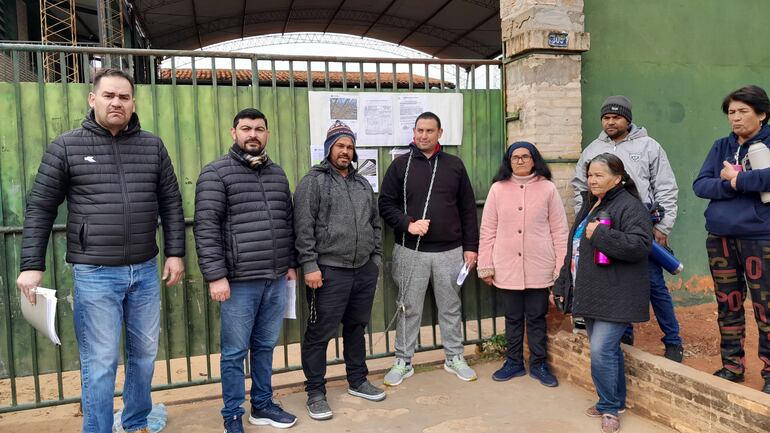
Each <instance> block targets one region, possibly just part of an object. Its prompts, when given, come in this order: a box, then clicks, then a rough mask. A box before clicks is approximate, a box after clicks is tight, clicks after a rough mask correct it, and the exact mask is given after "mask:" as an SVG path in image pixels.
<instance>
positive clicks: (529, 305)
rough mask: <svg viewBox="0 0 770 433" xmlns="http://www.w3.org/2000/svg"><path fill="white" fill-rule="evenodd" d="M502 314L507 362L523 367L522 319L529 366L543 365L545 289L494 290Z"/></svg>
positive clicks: (544, 353) (544, 347)
mask: <svg viewBox="0 0 770 433" xmlns="http://www.w3.org/2000/svg"><path fill="white" fill-rule="evenodd" d="M497 294H498V296H500V298H501V300H502V304H503V308H504V311H505V339H506V340H507V342H508V353H507V355H508V359H510V360H511V362H513V363H515V364H518V365H524V355H523V353H524V323H525V320H524V319H525V318H526V325H527V343H528V346H529V366H530V368H532V366H534V365H537V364H540V363H543V362H546V358H547V356H548V352H547V349H546V345H547V341H548V336H547V331H548V329H547V325H546V321H545V315H546V314H547V313H548V289H525V290H507V289H498V290H497Z"/></svg>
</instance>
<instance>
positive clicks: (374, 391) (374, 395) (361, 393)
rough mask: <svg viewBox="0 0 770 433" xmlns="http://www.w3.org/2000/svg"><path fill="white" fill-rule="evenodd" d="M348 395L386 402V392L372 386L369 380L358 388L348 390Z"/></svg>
mask: <svg viewBox="0 0 770 433" xmlns="http://www.w3.org/2000/svg"><path fill="white" fill-rule="evenodd" d="M348 394H350V395H354V396H356V397H361V398H364V399H366V400H369V401H382V400H385V391H384V390H382V389H380V388H377V387H376V386H374V385H372V383H371V382H369V381H368V380H365V381H364V383H362V384H361V385H358V387H356V388H348Z"/></svg>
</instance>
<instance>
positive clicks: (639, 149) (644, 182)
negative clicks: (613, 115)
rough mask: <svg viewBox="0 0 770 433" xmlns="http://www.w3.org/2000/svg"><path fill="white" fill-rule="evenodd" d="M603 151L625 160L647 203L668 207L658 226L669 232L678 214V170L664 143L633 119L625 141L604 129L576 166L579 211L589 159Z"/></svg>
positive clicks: (666, 233) (666, 232)
mask: <svg viewBox="0 0 770 433" xmlns="http://www.w3.org/2000/svg"><path fill="white" fill-rule="evenodd" d="M602 153H611V154H613V155H616V156H617V157H618V158H620V159H621V160H622V161H623V165H624V166H625V168H626V172H628V174H629V175H630V176H631V179H633V181H634V183H636V187H637V188H638V189H639V196H640V197H641V198H642V202H644V203H645V204H651V203H653V202H657V203H659V204H660V205H661V206H663V208H664V209H665V210H666V211H665V215H664V217H663V220H662V221H661V222H660V223H658V224H656V225H655V228H656V229H658V230H660V231H661V232H662V233H663V234H665V235H669V234H670V233H671V229H672V228H673V227H674V222H675V221H676V214H677V195H678V194H679V187H678V186H677V185H676V178H675V177H674V171H673V170H672V169H671V164H669V162H668V156H666V151H665V150H663V147H662V146H661V145H660V143H658V142H657V141H655V140H654V139H653V138H652V137H650V136H649V135H647V130H646V129H644V128H640V127H638V126H636V125H634V124H633V123H632V124H631V131H630V132H629V133H628V135H627V136H626V138H624V139H623V140H622V141H621V142H619V143H615V142H614V141H613V140H612V139H611V138H610V137H609V136H608V135H607V134H606V133H605V132H604V131H602V132H601V133H600V134H599V137H598V138H597V139H596V140H594V141H593V142H591V144H589V145H588V147H586V148H585V149H584V150H583V153H582V154H581V155H580V160H579V161H578V163H577V166H576V167H575V177H574V178H572V183H571V184H572V188H573V189H574V193H575V213H576V214H577V212H578V210H580V206H581V205H582V202H583V200H582V197H581V196H580V193H581V192H582V191H586V190H587V189H588V187H587V186H586V163H588V162H589V161H591V159H593V158H594V157H595V156H597V155H600V154H602Z"/></svg>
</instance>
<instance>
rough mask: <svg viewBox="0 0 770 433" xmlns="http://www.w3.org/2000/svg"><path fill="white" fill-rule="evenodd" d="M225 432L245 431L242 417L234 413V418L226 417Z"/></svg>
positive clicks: (238, 432) (236, 432)
mask: <svg viewBox="0 0 770 433" xmlns="http://www.w3.org/2000/svg"><path fill="white" fill-rule="evenodd" d="M225 433H243V422H242V421H241V417H239V416H238V415H233V416H232V418H225Z"/></svg>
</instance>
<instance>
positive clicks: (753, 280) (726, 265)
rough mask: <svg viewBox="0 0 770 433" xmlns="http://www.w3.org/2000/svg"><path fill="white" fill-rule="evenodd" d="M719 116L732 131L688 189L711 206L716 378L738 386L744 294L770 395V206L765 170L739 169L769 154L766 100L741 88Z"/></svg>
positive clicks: (753, 89)
mask: <svg viewBox="0 0 770 433" xmlns="http://www.w3.org/2000/svg"><path fill="white" fill-rule="evenodd" d="M722 111H723V112H724V113H725V114H726V115H727V119H728V120H729V122H730V126H731V127H732V132H731V133H730V135H728V136H727V137H724V138H720V139H719V140H717V141H715V142H714V145H713V146H712V147H711V151H710V152H709V154H708V156H706V160H705V161H704V162H703V167H701V169H700V173H698V177H697V178H695V181H694V182H693V190H694V191H695V195H697V196H698V197H700V198H705V199H709V200H710V201H709V204H708V207H707V208H706V212H705V216H706V231H708V237H707V238H706V251H707V252H708V257H709V265H710V267H711V275H712V276H713V278H714V290H715V292H716V298H717V306H718V310H719V316H718V319H717V322H718V324H719V333H720V335H721V337H722V338H721V344H720V347H721V352H722V365H723V368H721V369H719V370H718V371H716V372H715V373H714V375H715V376H718V377H721V378H723V379H727V380H729V381H732V382H743V380H744V370H745V353H744V350H743V340H744V338H745V337H746V314H745V311H744V309H743V304H744V303H745V301H746V291H747V287H748V291H749V292H751V301H752V304H753V307H754V319H755V320H756V321H757V328H759V358H760V359H761V360H762V362H763V363H764V367H763V368H762V377H763V378H764V381H765V384H764V386H763V387H762V392H765V393H767V394H770V256H769V255H768V252H770V203H763V202H762V200H761V196H760V193H761V192H764V191H770V168H762V169H760V168H756V167H755V168H753V169H747V170H744V167H746V168H750V161H749V164H746V162H747V159H749V158H747V154H748V152H749V147H750V146H752V145H754V144H759V145H760V146H761V145H762V144H764V145H765V146H767V147H770V126H768V124H767V122H768V116H770V99H768V97H767V93H766V92H765V91H764V89H762V88H761V87H758V86H746V87H742V88H740V89H738V90H736V91H734V92H732V93H730V94H729V95H727V97H725V99H724V101H722ZM760 149H761V147H760ZM764 151H765V152H767V151H768V149H764Z"/></svg>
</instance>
